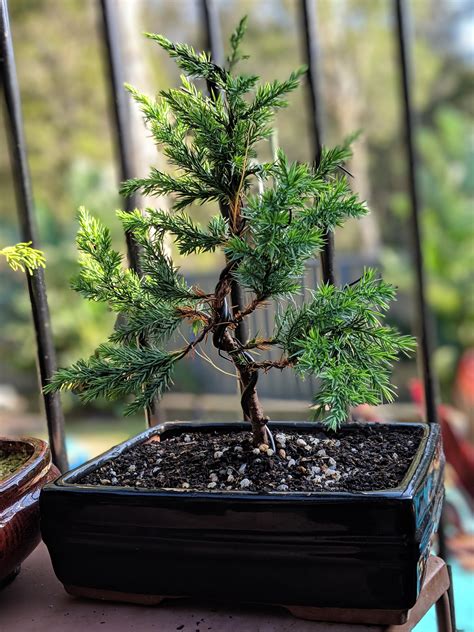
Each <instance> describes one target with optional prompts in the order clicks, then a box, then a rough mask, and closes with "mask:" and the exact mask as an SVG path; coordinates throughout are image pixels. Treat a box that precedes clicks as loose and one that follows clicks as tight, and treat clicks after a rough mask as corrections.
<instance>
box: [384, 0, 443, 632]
mask: <svg viewBox="0 0 474 632" xmlns="http://www.w3.org/2000/svg"><path fill="white" fill-rule="evenodd" d="M393 1H394V13H395V21H396V38H397V43H398V54H399V63H400V82H401V95H402V107H403V125H404V132H405V147H406V158H407V164H408V184H409V194H410V211H411V213H410V223H411V233H412V241H413V246H412V248H413V260H414V264H415V278H416V296H415V299H416V307H417V316H418V319H417V324H416V326H417V338H418V342H419V345H418V353H419V363H420V365H421V366H420V368H421V372H422V377H423V385H424V396H425V415H426V420H427V421H428V423H430V424H435V423H438V410H437V408H438V406H437V404H438V401H437V400H438V397H437V395H438V391H437V384H436V381H435V374H434V371H433V367H432V363H431V336H430V328H429V314H428V308H427V305H426V279H425V270H424V265H423V253H422V250H421V240H422V231H421V226H420V198H419V192H418V182H417V178H416V169H417V156H416V147H415V121H414V116H413V105H412V103H413V102H412V95H411V85H412V81H411V78H412V65H411V58H410V41H409V15H408V11H409V7H408V5H407V3H406V1H405V0H393ZM445 521H446V513H445V508H443V511H442V513H441V519H440V524H439V527H438V544H439V553H440V555H441V556H442V557H443V559H444V560H445V561H446V535H445V530H444V526H445ZM448 568H449V567H448ZM448 595H449V602H450V609H451V616H452V622H454V621H455V611H454V593H453V585H452V582H451V583H450V586H449V589H448ZM454 629H455V628H454Z"/></svg>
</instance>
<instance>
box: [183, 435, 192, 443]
mask: <svg viewBox="0 0 474 632" xmlns="http://www.w3.org/2000/svg"><path fill="white" fill-rule="evenodd" d="M190 442H191V437H190V436H189V435H184V443H190Z"/></svg>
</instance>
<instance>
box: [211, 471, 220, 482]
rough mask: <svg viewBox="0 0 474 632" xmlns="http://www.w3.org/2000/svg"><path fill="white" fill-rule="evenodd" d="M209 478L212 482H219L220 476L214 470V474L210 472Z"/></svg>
mask: <svg viewBox="0 0 474 632" xmlns="http://www.w3.org/2000/svg"><path fill="white" fill-rule="evenodd" d="M209 479H210V480H211V481H212V482H217V481H218V480H219V477H218V476H217V474H216V473H215V472H212V474H209Z"/></svg>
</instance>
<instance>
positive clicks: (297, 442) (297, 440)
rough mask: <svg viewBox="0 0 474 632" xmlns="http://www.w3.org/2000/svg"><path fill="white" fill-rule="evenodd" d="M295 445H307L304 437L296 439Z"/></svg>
mask: <svg viewBox="0 0 474 632" xmlns="http://www.w3.org/2000/svg"><path fill="white" fill-rule="evenodd" d="M296 445H299V446H301V447H304V446H305V445H307V443H306V441H305V440H304V439H301V438H300V439H296Z"/></svg>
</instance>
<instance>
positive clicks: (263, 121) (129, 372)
mask: <svg viewBox="0 0 474 632" xmlns="http://www.w3.org/2000/svg"><path fill="white" fill-rule="evenodd" d="M244 32H245V20H242V21H241V22H240V24H239V25H238V27H237V29H236V31H235V32H234V34H233V35H232V37H231V52H230V55H229V56H228V58H227V67H219V66H217V65H216V64H214V63H213V61H212V60H211V58H210V56H209V55H208V54H207V53H198V52H196V51H195V50H194V49H193V48H191V47H190V46H187V45H185V44H174V43H172V42H170V41H169V40H168V39H166V38H165V37H163V36H161V35H148V37H149V38H150V39H152V40H154V41H155V42H157V43H158V44H159V46H161V48H163V49H164V50H165V51H167V52H168V54H169V55H170V56H171V57H172V58H174V59H175V60H176V63H177V64H178V66H179V67H180V68H181V69H182V70H183V72H184V75H183V76H182V77H181V86H180V87H179V88H173V89H168V90H164V91H162V92H161V93H160V95H159V97H158V99H152V98H150V97H147V96H145V95H143V94H141V93H139V92H138V91H137V90H135V89H134V88H132V87H131V86H128V90H129V91H130V93H131V94H132V96H133V98H134V99H135V100H136V101H137V102H138V104H139V105H140V107H141V109H142V111H143V115H144V118H145V121H146V123H147V125H148V128H149V130H150V131H151V133H152V135H153V137H154V139H155V141H156V143H157V144H158V145H159V146H160V147H161V148H162V151H163V152H164V154H165V155H166V156H167V157H168V160H169V163H170V165H171V167H172V169H171V170H170V172H169V173H168V172H162V171H158V170H157V169H152V170H151V172H150V174H149V176H148V177H146V178H139V179H132V180H129V181H127V182H125V183H123V185H122V188H121V192H122V194H123V195H126V196H128V195H131V194H133V193H135V192H141V193H144V194H146V195H156V196H160V195H168V196H171V198H172V200H173V212H172V213H167V212H164V211H161V210H159V209H147V210H146V212H145V213H143V214H142V213H141V212H140V211H138V210H136V211H134V212H133V213H124V212H120V211H119V212H118V217H119V219H120V221H121V222H122V224H123V228H124V230H126V231H127V232H128V233H129V234H131V235H133V237H134V238H135V240H136V241H137V242H138V244H139V245H140V248H141V270H142V271H143V274H142V276H141V277H140V276H138V275H137V274H136V273H135V272H133V271H131V270H127V269H125V267H124V265H123V261H122V257H121V255H120V254H119V253H118V252H115V251H114V250H113V249H112V246H111V239H110V233H109V231H108V229H107V228H105V227H104V226H102V225H101V224H100V223H99V222H98V221H97V220H95V219H94V218H92V217H90V215H89V214H88V213H87V211H85V210H84V209H81V211H80V213H79V224H80V230H79V233H78V237H77V244H78V248H79V251H80V253H81V259H80V266H81V268H80V273H79V276H78V277H77V278H76V279H75V280H74V282H73V287H74V288H75V289H76V290H77V291H79V292H81V293H82V294H83V295H84V296H85V297H86V298H88V299H89V300H93V301H101V302H105V303H107V304H108V306H109V307H110V309H112V310H114V311H115V312H117V313H118V314H120V317H119V318H118V321H117V322H118V324H117V326H116V328H115V330H114V332H113V333H112V334H111V336H110V338H109V341H108V342H107V343H106V344H104V345H102V346H101V347H99V349H97V351H96V353H95V354H94V355H93V356H92V357H91V358H89V359H88V360H80V361H79V362H77V363H76V364H74V365H73V366H71V367H69V368H67V369H61V370H59V371H58V372H57V373H56V375H55V376H54V378H53V379H52V381H51V383H50V384H49V386H48V387H47V390H50V391H51V390H58V389H70V390H73V391H76V392H77V393H79V395H80V396H81V398H82V399H83V400H84V401H90V400H91V399H93V398H95V397H109V398H116V397H124V396H129V395H133V396H134V400H133V402H132V403H131V404H130V405H129V406H128V412H133V411H136V410H138V409H139V408H141V407H144V406H148V405H149V404H150V403H151V401H152V400H153V398H154V397H156V396H159V395H161V393H162V392H163V391H164V390H165V389H166V388H167V387H168V386H169V384H170V383H171V379H172V372H173V367H174V365H175V363H176V362H177V361H179V360H180V359H181V358H183V357H185V356H186V355H187V354H188V353H190V352H192V351H193V349H195V348H196V347H197V346H198V345H200V344H204V343H206V341H208V340H212V342H213V344H214V345H215V346H216V347H218V348H219V351H220V353H223V354H226V355H227V357H228V358H229V359H230V360H231V361H232V362H233V363H234V364H235V367H236V370H237V373H238V375H239V378H240V381H241V384H242V390H243V397H242V405H243V407H244V410H245V412H246V414H247V415H248V416H249V418H250V421H251V423H252V427H253V432H254V438H255V441H256V443H258V442H261V441H262V440H265V438H266V429H265V426H266V421H267V418H266V417H265V415H264V413H263V411H262V408H261V406H260V403H259V401H258V396H257V391H256V376H258V372H259V371H267V370H269V369H272V368H276V369H279V370H282V369H284V368H286V367H291V368H293V369H294V370H296V371H297V372H298V373H299V374H300V375H302V376H303V377H304V376H305V375H309V374H312V375H315V376H317V377H319V378H320V381H321V388H320V390H319V391H318V393H316V395H315V407H316V410H317V414H318V415H320V416H322V417H323V419H324V420H325V422H326V424H327V425H328V426H329V427H330V428H333V429H336V428H337V427H338V426H339V425H340V424H341V423H342V422H343V421H345V420H346V419H347V416H348V410H349V407H350V406H351V405H356V404H360V403H364V402H368V403H371V404H376V403H379V402H381V401H383V400H391V399H392V397H393V389H392V387H391V386H390V371H391V365H392V363H393V362H394V360H395V359H396V358H397V356H398V355H399V354H400V353H409V352H411V351H412V349H413V346H414V343H413V340H412V339H411V338H409V337H407V336H401V335H399V334H398V332H397V331H395V330H394V329H392V328H391V327H387V326H385V325H384V324H383V317H384V314H385V313H386V311H387V310H388V308H389V303H390V302H391V301H392V300H393V299H394V296H395V292H394V288H393V287H391V286H390V285H388V284H386V283H384V282H383V281H382V280H381V279H380V278H378V276H377V273H376V272H375V271H374V270H365V271H364V273H363V276H362V277H361V279H359V280H358V281H357V282H355V283H353V284H352V285H349V286H344V287H335V286H331V285H326V284H321V285H320V286H319V287H317V288H316V289H315V290H314V291H313V292H312V294H311V297H310V299H309V300H308V301H307V302H306V303H304V304H303V305H302V306H301V307H296V306H295V305H294V304H292V303H291V302H290V306H289V307H287V308H286V309H282V308H280V311H279V313H278V317H277V319H276V322H275V325H274V331H273V333H272V334H271V335H270V336H269V337H268V338H267V339H263V338H258V339H253V340H249V341H247V342H245V341H244V342H242V341H239V340H238V339H237V338H236V335H235V331H236V328H237V326H238V325H239V323H240V322H242V321H243V320H244V319H245V318H247V317H248V316H249V315H250V314H251V313H252V312H253V311H254V310H255V309H257V308H259V307H261V308H265V304H266V302H267V301H269V300H275V299H276V300H278V299H282V298H290V297H291V296H293V295H294V294H297V293H300V292H301V290H302V275H303V272H304V269H305V265H306V263H307V262H308V260H309V259H312V258H313V257H315V256H317V255H318V253H319V252H320V250H321V248H322V246H323V244H324V235H325V234H326V233H327V231H328V230H332V229H334V228H335V227H336V226H341V225H343V224H344V222H345V220H346V219H347V218H357V217H361V216H363V215H364V214H365V213H366V212H367V208H366V206H365V204H364V203H363V202H361V201H360V200H359V199H358V198H357V196H356V195H355V194H353V193H352V191H351V190H350V187H349V185H348V182H347V179H346V175H345V171H344V170H343V169H341V167H342V166H343V164H344V162H345V161H346V160H347V159H348V158H349V157H350V155H351V149H350V143H351V139H349V140H348V141H347V142H346V143H344V144H343V145H341V146H339V147H335V148H333V149H329V150H328V149H326V150H324V151H323V154H322V158H321V160H320V163H319V165H317V166H315V165H308V164H301V163H297V162H293V163H292V162H290V161H289V160H288V158H287V157H286V156H285V154H284V152H283V151H279V152H278V156H277V158H276V160H275V161H274V162H270V163H265V164H260V163H259V162H258V160H257V150H256V146H257V143H259V142H260V141H262V140H265V139H268V138H269V136H270V135H271V133H272V128H273V125H274V116H275V111H276V110H277V109H279V108H282V107H285V106H286V105H287V102H286V97H287V95H288V94H289V93H291V92H292V91H293V90H295V89H296V88H297V87H298V85H299V82H300V79H301V77H302V76H303V74H304V71H305V70H304V68H302V69H299V70H297V71H295V72H294V73H292V74H291V76H290V77H289V78H288V79H287V80H286V81H273V82H271V83H263V84H261V83H259V78H258V77H256V76H253V75H246V74H237V73H236V72H235V67H236V65H237V64H238V63H239V62H240V61H242V60H244V59H245V58H246V56H245V55H243V54H242V53H241V50H240V45H241V42H242V38H243V36H244ZM193 79H201V80H202V79H204V80H206V81H207V83H208V86H209V87H210V93H209V94H207V93H204V92H203V91H202V90H200V89H198V87H197V86H196V84H195V83H193ZM257 179H258V180H259V181H260V183H261V187H263V191H260V193H258V194H256V193H255V192H254V191H255V184H256V181H257ZM210 200H213V201H215V202H217V203H218V206H219V213H218V214H217V215H216V216H215V217H213V218H212V219H211V220H210V222H209V223H208V225H207V226H205V227H202V226H200V225H198V224H196V223H195V222H194V221H193V219H192V218H191V217H190V216H189V215H188V214H187V213H186V212H185V211H184V209H185V208H186V207H188V206H190V205H191V204H194V203H203V202H208V201H210ZM168 235H171V236H172V238H173V239H174V240H175V243H176V245H177V248H178V250H179V252H180V253H181V254H183V255H188V254H191V253H201V252H212V251H215V250H219V251H221V252H223V253H224V254H225V258H226V266H225V268H224V269H223V270H222V272H221V274H220V275H219V277H218V279H217V281H216V286H215V289H214V291H213V292H212V293H210V294H205V293H204V292H203V291H201V290H200V289H199V288H196V287H189V286H188V285H187V283H186V282H185V280H184V279H183V277H182V276H181V275H180V273H179V270H178V269H177V268H176V267H175V266H174V265H173V262H172V260H171V259H170V257H169V255H168V254H167V250H166V247H165V243H166V240H167V237H168ZM233 284H239V285H240V286H242V288H243V289H244V290H245V291H246V295H247V296H248V302H247V304H245V305H241V306H232V309H229V299H230V292H231V287H232V285H233ZM183 322H187V323H188V324H190V325H191V326H192V330H193V332H194V337H193V338H192V339H190V340H189V341H188V342H187V343H186V344H185V345H184V346H182V347H179V348H177V349H174V350H172V351H167V350H166V349H167V348H169V346H170V345H169V343H168V345H165V344H164V343H165V342H167V341H168V340H169V338H170V337H171V336H172V335H173V334H174V332H176V330H177V329H178V328H179V327H180V325H181V323H183ZM272 347H277V348H280V350H281V357H280V359H279V360H277V361H275V360H270V359H263V357H262V356H263V354H264V353H265V351H266V350H267V349H269V348H272ZM257 351H258V356H255V355H252V354H253V353H254V354H255V352H257Z"/></svg>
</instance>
